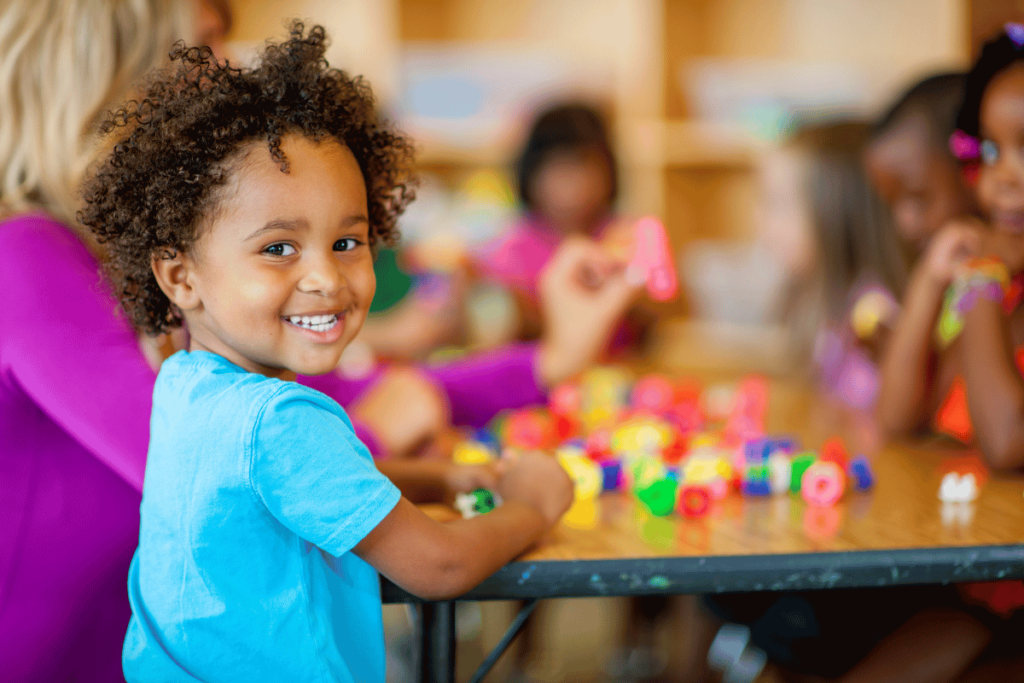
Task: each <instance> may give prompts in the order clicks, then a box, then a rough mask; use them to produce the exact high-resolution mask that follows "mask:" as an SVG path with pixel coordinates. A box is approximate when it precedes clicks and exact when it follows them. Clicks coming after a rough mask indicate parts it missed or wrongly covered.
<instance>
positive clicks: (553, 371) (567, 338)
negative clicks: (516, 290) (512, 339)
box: [537, 236, 643, 387]
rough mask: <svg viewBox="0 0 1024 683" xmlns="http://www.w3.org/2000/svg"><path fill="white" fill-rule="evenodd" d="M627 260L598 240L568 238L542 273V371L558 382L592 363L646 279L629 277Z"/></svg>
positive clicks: (549, 380)
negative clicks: (603, 245)
mask: <svg viewBox="0 0 1024 683" xmlns="http://www.w3.org/2000/svg"><path fill="white" fill-rule="evenodd" d="M625 268H626V264H625V262H624V261H622V260H621V259H617V258H615V257H613V256H611V255H610V254H609V253H608V251H607V250H605V249H603V248H602V247H601V246H600V245H598V244H597V243H596V242H594V241H592V240H589V239H586V238H583V237H576V236H574V237H569V238H566V240H565V241H564V242H563V243H562V245H561V246H560V247H559V248H558V251H557V252H555V255H554V256H553V257H552V258H551V261H550V262H549V263H548V265H547V266H546V267H545V269H544V272H542V273H541V276H540V283H539V287H538V289H539V291H540V299H541V309H542V312H543V315H544V323H545V330H544V337H543V339H542V340H541V349H540V357H539V359H538V368H537V371H538V375H539V376H540V379H541V381H542V382H543V383H544V384H545V385H546V386H548V387H552V386H555V385H556V384H559V383H560V382H562V381H564V380H566V379H568V378H569V377H571V376H572V375H575V374H576V373H578V372H580V371H582V370H583V369H584V368H586V367H587V366H588V365H591V364H592V363H593V362H594V360H595V359H596V358H597V355H598V354H599V353H600V352H601V350H602V349H603V348H604V346H605V344H606V343H607V341H608V337H609V336H610V335H611V332H612V330H613V328H614V327H615V325H616V324H617V323H618V322H619V320H621V319H622V316H623V314H624V313H625V312H626V309H627V308H629V305H630V304H631V303H632V302H633V301H634V299H635V298H636V295H637V293H638V292H639V291H640V289H641V288H642V286H643V283H635V282H629V281H628V280H627V279H626V277H625Z"/></svg>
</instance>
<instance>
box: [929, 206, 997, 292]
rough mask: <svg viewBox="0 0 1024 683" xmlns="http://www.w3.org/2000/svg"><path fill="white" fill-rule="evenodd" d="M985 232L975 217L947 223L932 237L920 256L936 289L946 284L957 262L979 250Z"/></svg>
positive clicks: (951, 278)
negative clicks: (926, 248)
mask: <svg viewBox="0 0 1024 683" xmlns="http://www.w3.org/2000/svg"><path fill="white" fill-rule="evenodd" d="M985 232H986V230H985V226H984V224H983V223H982V222H981V221H979V220H977V219H975V218H962V219H957V220H955V221H951V222H950V223H947V224H946V226H945V227H944V228H942V230H940V231H939V232H938V234H936V235H935V237H934V238H933V239H932V241H931V243H930V244H929V245H928V250H927V251H926V252H925V255H924V259H923V267H924V268H925V271H926V272H927V274H928V276H929V279H930V280H931V281H932V282H933V283H934V284H935V285H936V286H938V287H940V288H943V289H944V288H945V287H947V286H948V285H949V283H950V282H952V281H953V278H954V277H956V272H957V269H958V268H959V267H960V265H961V264H962V263H963V262H964V261H966V260H967V259H969V258H971V257H972V256H977V255H978V254H979V253H980V251H981V249H982V247H983V238H984V237H985Z"/></svg>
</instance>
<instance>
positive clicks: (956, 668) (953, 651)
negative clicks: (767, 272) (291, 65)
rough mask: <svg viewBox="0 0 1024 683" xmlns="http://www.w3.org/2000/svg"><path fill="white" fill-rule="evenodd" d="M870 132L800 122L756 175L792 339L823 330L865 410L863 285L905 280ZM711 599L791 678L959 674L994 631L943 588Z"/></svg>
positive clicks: (870, 397)
mask: <svg viewBox="0 0 1024 683" xmlns="http://www.w3.org/2000/svg"><path fill="white" fill-rule="evenodd" d="M869 130H870V129H869V127H868V126H867V125H865V124H862V123H857V122H841V123H833V124H827V125H822V126H816V127H811V128H805V129H803V130H801V131H799V132H798V133H797V134H795V135H794V136H793V138H792V139H791V141H790V142H789V143H787V144H786V145H785V146H784V147H783V148H782V149H781V150H779V151H778V152H776V153H774V154H772V155H770V156H769V157H768V158H766V159H765V161H764V163H763V164H762V175H761V177H762V185H763V191H764V192H765V195H766V196H765V197H764V198H763V200H762V208H761V216H760V223H761V233H762V238H763V239H765V240H766V241H767V242H768V244H769V246H774V248H775V249H777V251H778V255H779V258H780V259H782V260H783V263H785V264H786V266H787V269H788V270H789V272H790V273H791V277H792V282H793V289H794V291H793V294H792V297H791V301H792V302H793V304H792V307H791V313H790V315H791V316H792V318H793V319H794V320H795V321H797V322H796V327H797V329H798V330H800V329H802V330H803V339H804V340H805V343H804V345H803V346H802V347H801V346H799V345H798V346H797V347H796V348H797V349H799V348H807V347H808V346H809V344H808V343H807V342H806V340H807V339H809V338H812V337H813V336H816V337H817V345H816V346H817V348H816V351H817V358H816V361H817V366H818V371H819V373H820V374H821V377H822V379H823V380H824V382H825V383H826V385H827V386H828V387H830V388H831V389H833V390H834V391H835V392H836V393H837V394H838V395H839V397H840V398H842V399H843V400H844V401H845V402H846V403H848V404H850V405H852V406H853V407H855V408H861V409H869V408H871V407H872V406H873V404H874V400H875V397H876V395H877V390H878V378H877V371H876V370H875V365H874V363H875V361H876V358H877V357H878V354H879V352H880V350H881V349H882V348H883V347H884V344H885V341H886V339H885V336H886V333H887V331H886V330H885V329H884V328H883V323H885V322H886V319H887V318H886V316H884V315H882V314H881V312H876V315H875V317H874V319H873V321H872V322H874V323H875V329H873V330H869V331H870V334H863V333H861V334H857V332H858V330H857V329H856V328H857V326H858V325H859V324H860V322H859V321H858V319H857V315H856V314H855V312H856V310H857V300H858V299H863V296H864V295H862V294H861V291H862V290H860V289H859V288H860V287H861V285H862V284H863V283H865V282H870V283H874V284H876V285H878V286H881V287H885V290H887V291H888V292H891V293H895V294H898V293H899V292H900V291H901V287H902V283H903V278H904V262H903V254H902V251H901V249H900V247H899V245H898V244H897V241H896V236H895V232H894V231H893V230H892V229H891V227H890V224H889V222H888V214H887V211H886V210H885V208H884V206H883V205H882V204H881V201H880V199H879V198H878V197H877V196H876V194H875V192H874V191H873V189H872V188H871V186H870V184H869V183H868V180H867V177H866V176H865V173H864V171H863V167H862V165H861V156H862V153H863V150H864V145H865V144H866V142H867V140H868V133H869ZM874 291H876V292H878V291H879V290H874ZM891 297H892V295H891V294H890V295H889V299H888V301H889V302H891V301H892V298H891ZM890 305H893V306H894V304H891V303H890ZM892 313H893V311H892V310H890V315H892ZM815 331H817V334H816V335H815ZM860 332H863V330H860ZM797 341H798V342H799V341H800V338H799V337H798V339H797ZM706 604H707V605H708V606H709V608H710V609H711V610H712V611H713V612H714V613H715V614H716V615H717V616H718V617H719V618H721V619H724V620H726V621H730V622H738V623H743V624H745V625H748V626H749V627H750V629H751V641H752V643H753V644H754V645H755V646H757V647H759V648H761V649H762V650H764V651H765V652H766V654H767V656H768V659H769V661H770V662H772V663H773V664H774V665H775V666H777V667H778V668H779V672H780V675H782V676H783V678H784V680H792V681H822V680H835V681H841V682H842V683H855V682H857V681H893V682H897V681H899V682H900V683H904V682H907V681H954V680H957V679H958V677H959V676H960V675H961V674H962V673H963V672H964V670H965V669H967V668H968V666H969V665H971V663H972V662H973V661H974V660H975V659H976V658H977V657H978V656H979V655H980V654H981V652H982V651H983V650H984V648H985V647H986V646H987V645H988V644H989V642H990V641H991V639H992V632H991V630H990V629H989V628H988V627H987V626H986V625H985V624H984V623H983V622H982V621H980V620H979V619H977V618H975V617H974V616H972V615H970V614H967V613H966V612H965V611H963V610H961V609H959V608H958V603H957V600H956V596H955V593H954V592H953V591H952V590H951V589H947V588H945V587H914V588H886V589H859V590H847V591H819V592H813V591H802V592H798V593H788V594H785V595H781V596H772V595H764V594H755V595H737V596H728V597H725V596H715V597H713V598H712V597H707V598H706ZM938 652H941V655H940V654H937V653H938Z"/></svg>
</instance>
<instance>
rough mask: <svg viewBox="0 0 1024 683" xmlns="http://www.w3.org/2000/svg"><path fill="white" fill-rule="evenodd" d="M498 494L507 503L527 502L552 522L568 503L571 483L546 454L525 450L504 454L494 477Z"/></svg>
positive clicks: (571, 487) (547, 520)
mask: <svg viewBox="0 0 1024 683" xmlns="http://www.w3.org/2000/svg"><path fill="white" fill-rule="evenodd" d="M497 490H498V494H499V495H500V496H501V497H502V499H503V500H504V501H505V502H506V503H508V502H512V501H516V502H519V503H524V504H526V505H529V506H530V507H532V508H533V509H535V510H536V511H537V512H539V513H540V515H541V517H543V518H544V520H545V522H547V524H548V526H553V525H554V524H555V522H557V521H558V520H559V518H561V516H562V515H563V514H564V513H565V511H566V510H568V509H569V506H570V505H572V499H573V484H572V480H571V479H569V475H568V474H566V472H565V470H564V469H563V468H562V466H561V465H560V464H559V463H558V461H557V460H556V459H555V458H553V457H552V456H550V455H545V454H544V453H539V452H537V451H525V452H521V453H514V454H512V455H510V456H508V460H507V461H506V463H505V471H504V473H503V474H502V475H501V477H500V479H499V480H498V489H497Z"/></svg>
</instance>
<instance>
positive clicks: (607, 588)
mask: <svg viewBox="0 0 1024 683" xmlns="http://www.w3.org/2000/svg"><path fill="white" fill-rule="evenodd" d="M1003 579H1006V580H1010V579H1024V543H1022V544H1011V545H998V546H963V547H943V548H906V549H894V550H851V551H842V552H820V553H793V554H775V555H714V556H707V557H678V556H676V557H645V558H615V559H603V560H537V561H517V562H511V563H509V564H507V565H505V566H504V567H502V568H501V569H499V570H498V571H497V572H495V573H494V574H493V575H491V576H490V577H488V578H487V579H485V580H484V581H483V582H482V583H481V584H480V585H479V586H477V587H476V588H474V589H473V590H471V591H469V592H467V593H466V594H465V595H462V596H460V597H459V598H458V600H472V601H483V600H523V599H530V598H583V597H613V596H627V595H677V594H701V593H734V592H746V591H789V590H816V589H831V588H867V587H881V586H898V585H914V584H946V583H961V582H970V581H997V580H1003ZM382 598H383V601H384V602H385V603H419V602H426V601H424V600H421V599H420V598H417V597H416V596H414V595H411V594H410V593H407V592H406V591H404V590H403V589H401V588H399V587H398V586H396V585H395V584H393V583H391V582H390V581H388V580H387V579H383V578H382Z"/></svg>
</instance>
